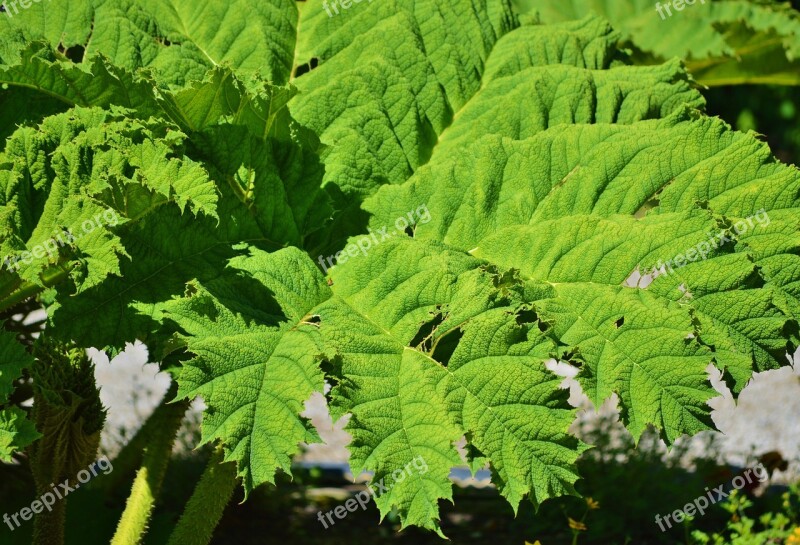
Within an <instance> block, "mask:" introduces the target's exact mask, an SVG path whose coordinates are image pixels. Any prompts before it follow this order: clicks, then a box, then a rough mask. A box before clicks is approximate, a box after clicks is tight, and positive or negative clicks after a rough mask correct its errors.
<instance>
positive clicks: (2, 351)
mask: <svg viewBox="0 0 800 545" xmlns="http://www.w3.org/2000/svg"><path fill="white" fill-rule="evenodd" d="M32 363H33V358H32V357H31V356H30V354H28V353H27V352H26V351H25V348H23V346H22V345H20V344H18V343H17V342H15V340H14V336H13V335H11V334H10V333H7V332H5V331H0V407H2V406H3V405H5V404H6V403H7V402H8V396H9V394H10V393H11V392H12V391H13V388H14V381H15V380H16V379H18V378H20V377H21V376H22V370H23V369H25V368H29V367H30V366H31V364H32ZM39 437H41V435H40V434H39V433H38V432H37V431H36V429H35V428H34V426H33V423H32V422H31V421H29V420H28V419H27V417H26V415H25V411H23V410H22V409H20V408H18V407H9V408H4V409H2V408H0V461H9V460H10V459H11V455H12V454H13V453H14V452H16V451H18V450H22V449H23V448H25V447H27V446H28V445H29V444H31V443H32V442H33V441H35V440H36V439H38V438H39Z"/></svg>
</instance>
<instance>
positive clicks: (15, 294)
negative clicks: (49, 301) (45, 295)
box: [0, 265, 70, 311]
mask: <svg viewBox="0 0 800 545" xmlns="http://www.w3.org/2000/svg"><path fill="white" fill-rule="evenodd" d="M69 273H70V268H69V267H66V268H65V267H63V266H61V265H59V266H58V267H57V268H56V269H50V270H49V271H46V272H44V273H42V277H41V278H42V285H41V286H40V285H39V284H33V283H31V282H22V283H21V284H20V285H19V286H17V287H16V290H15V291H12V292H11V293H10V294H9V295H7V296H5V297H3V298H2V299H0V311H3V310H6V309H7V308H11V307H13V306H14V305H16V304H18V303H21V302H22V301H24V300H25V299H28V298H29V297H33V296H34V295H38V294H39V293H41V292H42V291H44V289H45V288H49V287H51V286H54V285H56V284H58V283H59V282H61V281H62V280H64V279H65V278H67V277H68V276H69Z"/></svg>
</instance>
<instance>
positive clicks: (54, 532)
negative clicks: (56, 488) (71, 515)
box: [32, 493, 67, 545]
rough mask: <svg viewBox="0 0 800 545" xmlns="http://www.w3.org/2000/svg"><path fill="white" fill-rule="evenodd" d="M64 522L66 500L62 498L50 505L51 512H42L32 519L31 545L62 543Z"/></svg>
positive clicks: (65, 518) (58, 544)
mask: <svg viewBox="0 0 800 545" xmlns="http://www.w3.org/2000/svg"><path fill="white" fill-rule="evenodd" d="M51 494H52V493H51ZM66 521H67V499H66V498H64V499H63V500H60V501H56V502H55V503H54V504H53V505H52V511H42V512H41V513H40V514H38V515H36V516H35V517H34V518H33V541H32V543H33V545H60V544H62V543H64V526H65V524H66Z"/></svg>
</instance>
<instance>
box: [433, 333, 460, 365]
mask: <svg viewBox="0 0 800 545" xmlns="http://www.w3.org/2000/svg"><path fill="white" fill-rule="evenodd" d="M463 336H464V332H463V331H462V330H461V329H456V330H455V331H451V332H450V333H448V334H447V335H445V336H444V337H442V338H440V339H439V341H438V342H437V343H436V346H435V347H434V349H433V353H432V354H431V357H432V358H433V359H435V360H436V361H438V362H439V363H441V364H442V365H444V366H445V367H447V365H448V364H449V363H450V358H451V357H452V356H453V352H455V351H456V348H457V347H458V343H460V342H461V337H463Z"/></svg>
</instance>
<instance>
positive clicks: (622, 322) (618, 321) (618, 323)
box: [614, 316, 625, 329]
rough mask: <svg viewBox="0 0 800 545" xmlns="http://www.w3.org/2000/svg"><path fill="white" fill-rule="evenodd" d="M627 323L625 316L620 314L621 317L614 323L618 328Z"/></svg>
mask: <svg viewBox="0 0 800 545" xmlns="http://www.w3.org/2000/svg"><path fill="white" fill-rule="evenodd" d="M624 323H625V316H620V317H619V319H618V320H617V321H616V322H614V325H615V326H617V329H619V328H621V327H622V324H624Z"/></svg>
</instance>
